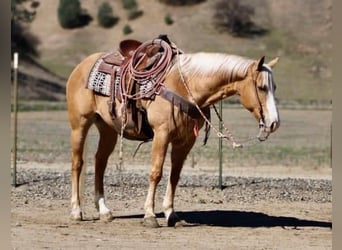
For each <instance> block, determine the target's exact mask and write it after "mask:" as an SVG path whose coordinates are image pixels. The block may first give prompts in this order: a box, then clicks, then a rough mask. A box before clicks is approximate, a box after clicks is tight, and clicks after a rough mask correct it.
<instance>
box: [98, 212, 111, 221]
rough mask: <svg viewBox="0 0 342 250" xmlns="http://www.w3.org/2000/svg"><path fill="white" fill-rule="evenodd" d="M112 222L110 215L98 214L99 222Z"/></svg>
mask: <svg viewBox="0 0 342 250" xmlns="http://www.w3.org/2000/svg"><path fill="white" fill-rule="evenodd" d="M112 220H113V216H112V213H110V212H109V213H105V214H100V221H103V222H111V221H112Z"/></svg>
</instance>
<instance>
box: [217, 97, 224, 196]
mask: <svg viewBox="0 0 342 250" xmlns="http://www.w3.org/2000/svg"><path fill="white" fill-rule="evenodd" d="M219 113H220V117H222V100H221V101H220V103H219ZM222 127H223V126H222V122H220V121H219V131H220V133H222ZM218 153H219V155H218V157H219V184H218V186H219V188H220V189H221V190H222V188H223V187H222V137H219V150H218Z"/></svg>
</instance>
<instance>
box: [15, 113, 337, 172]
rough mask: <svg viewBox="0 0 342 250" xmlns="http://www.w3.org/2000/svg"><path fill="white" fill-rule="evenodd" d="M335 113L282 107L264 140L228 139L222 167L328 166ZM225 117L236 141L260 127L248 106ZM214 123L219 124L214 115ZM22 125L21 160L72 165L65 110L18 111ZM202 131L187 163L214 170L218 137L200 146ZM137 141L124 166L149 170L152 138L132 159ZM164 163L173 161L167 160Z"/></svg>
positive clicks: (91, 150) (91, 147) (93, 142)
mask: <svg viewBox="0 0 342 250" xmlns="http://www.w3.org/2000/svg"><path fill="white" fill-rule="evenodd" d="M331 115H332V113H331V111H329V110H325V111H324V110H321V111H313V110H280V116H281V120H282V125H281V127H280V129H279V130H278V131H277V132H276V133H275V134H273V135H271V136H270V138H269V139H268V140H267V141H266V142H263V143H257V144H255V145H252V146H249V147H246V148H243V149H235V150H233V149H232V148H231V147H230V146H229V144H228V143H224V147H223V166H224V169H226V170H227V169H229V168H232V167H233V168H234V167H246V168H258V167H265V166H275V168H278V169H283V168H290V167H304V168H308V169H325V168H330V164H331V157H330V150H331V148H330V139H331V134H330V125H331V118H332V117H331ZM224 118H225V123H226V125H227V126H228V127H229V129H230V130H231V131H232V132H233V134H234V135H235V137H236V139H238V140H243V139H246V138H247V137H250V136H254V135H255V134H256V132H257V124H256V122H255V120H254V118H252V117H251V115H250V114H249V113H248V112H247V111H245V110H241V109H240V108H236V109H224ZM213 122H214V124H216V123H217V121H216V120H215V119H214V120H213ZM18 126H19V128H18V132H19V133H18V158H19V162H31V161H34V162H42V163H45V164H61V163H63V164H65V165H67V166H69V162H70V145H69V134H70V130H69V126H68V122H67V115H66V112H65V111H56V112H24V113H19V125H18ZM216 126H217V124H216ZM202 136H203V131H201V136H200V138H199V139H198V141H197V142H196V145H195V147H194V148H193V150H192V151H191V154H190V155H189V157H188V160H187V162H186V164H185V165H186V168H187V169H189V170H191V171H192V170H194V171H202V172H206V173H211V174H215V173H216V172H217V167H216V166H218V140H217V138H216V136H215V134H214V132H213V131H212V134H211V136H210V139H209V141H208V144H207V145H206V146H202ZM97 140H98V135H97V131H96V128H95V127H92V128H91V130H90V133H89V137H88V143H87V152H88V153H87V159H88V163H89V164H90V165H92V164H93V163H94V154H95V151H96V147H97ZM137 145H138V143H137V142H134V141H128V140H124V161H125V167H127V168H130V167H132V166H135V167H142V168H143V169H144V171H148V169H149V164H150V147H151V143H147V144H144V145H142V146H141V148H140V150H139V151H138V153H137V155H136V157H135V158H134V159H133V158H132V154H133V152H134V150H135V149H136V147H137ZM117 162H118V148H116V150H115V152H114V153H113V154H112V156H111V158H110V161H109V165H110V166H111V167H110V168H113V166H114V169H115V166H116V163H117ZM165 165H166V166H167V167H168V166H169V160H167V161H166V163H165ZM91 169H92V168H91ZM138 169H139V168H138Z"/></svg>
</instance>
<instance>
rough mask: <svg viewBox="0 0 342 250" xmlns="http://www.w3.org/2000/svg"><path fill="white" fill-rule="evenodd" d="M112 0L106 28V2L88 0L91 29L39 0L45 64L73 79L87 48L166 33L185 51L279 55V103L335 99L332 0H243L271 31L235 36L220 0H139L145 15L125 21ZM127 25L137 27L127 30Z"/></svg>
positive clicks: (35, 27) (34, 27)
mask: <svg viewBox="0 0 342 250" xmlns="http://www.w3.org/2000/svg"><path fill="white" fill-rule="evenodd" d="M108 2H110V3H111V5H112V6H113V9H114V13H115V15H117V16H119V17H120V21H119V23H118V24H117V25H116V26H114V27H113V28H110V29H104V28H101V27H99V26H98V24H97V21H96V14H97V10H98V6H99V4H100V3H101V1H97V0H82V1H81V3H82V7H83V8H85V9H87V11H88V12H89V14H90V15H92V16H93V17H94V20H93V21H92V22H91V23H90V25H88V26H87V27H84V28H81V29H74V30H64V29H62V28H61V27H60V26H59V24H58V21H57V14H56V13H57V5H58V1H41V4H40V6H39V8H38V11H37V16H36V19H35V21H34V22H33V23H32V24H31V27H30V30H31V31H32V32H33V33H34V34H36V35H37V36H38V37H39V39H40V41H41V43H40V46H39V50H40V53H41V57H40V58H39V62H40V63H41V64H42V65H44V66H45V67H47V68H48V69H49V70H50V71H52V72H55V73H56V74H57V75H59V76H61V77H63V78H67V76H68V75H69V74H70V72H71V70H72V69H73V67H74V66H75V65H76V64H77V63H78V62H79V61H80V60H82V59H83V58H84V57H86V56H87V55H88V54H91V53H93V52H96V51H108V50H111V49H114V48H115V47H116V45H117V44H118V43H119V42H120V41H121V40H122V39H126V38H134V39H138V40H141V41H145V40H149V39H151V38H153V37H156V36H157V35H159V34H161V33H164V34H168V35H169V37H170V38H171V39H172V40H173V41H174V42H175V43H176V44H177V45H178V47H179V48H181V49H182V50H184V51H185V52H197V51H216V52H224V53H230V54H238V55H243V56H248V57H251V58H255V59H257V58H259V57H261V56H262V55H266V58H267V59H269V60H270V59H272V58H273V57H275V56H280V58H281V61H280V63H279V65H277V68H276V69H275V77H276V81H277V83H278V93H277V96H278V98H279V100H280V101H281V102H292V101H293V102H304V103H311V102H315V101H317V100H318V101H322V102H328V103H329V102H330V100H331V93H332V76H331V67H330V66H331V63H332V62H331V49H332V48H331V46H332V45H331V41H330V33H331V26H332V21H331V6H332V1H331V0H322V1H319V0H308V1H296V0H288V1H277V0H245V1H244V2H245V3H248V4H250V5H251V6H254V7H255V13H256V14H255V21H256V22H257V23H258V24H260V25H261V26H262V27H264V28H267V29H268V30H269V31H270V32H269V33H268V34H267V35H265V36H263V37H259V38H253V39H246V38H236V37H232V36H231V35H229V34H228V33H223V32H222V31H218V30H217V29H215V26H214V23H213V18H212V17H213V15H214V6H215V3H216V2H217V1H216V0H215V1H208V0H207V1H205V2H203V3H201V4H198V5H193V6H187V7H171V6H167V5H164V4H161V3H159V1H157V0H137V2H138V5H139V9H141V10H142V11H143V12H144V14H143V16H141V17H140V18H138V19H136V20H133V21H128V20H127V12H126V11H125V10H124V9H123V8H122V6H121V1H108ZM167 13H169V14H170V15H171V16H172V19H173V20H174V21H175V22H174V24H173V25H170V26H169V25H166V24H165V22H164V17H165V15H166V14H167ZM126 24H129V25H130V26H131V28H132V29H133V33H131V34H129V35H124V34H123V32H122V30H123V27H124V26H125V25H126ZM29 71H30V70H29ZM32 74H33V75H35V76H37V74H35V73H32ZM38 75H39V76H40V73H38ZM57 82H58V84H59V85H61V86H63V84H65V81H63V80H59V81H57ZM38 99H39V98H38ZM60 99H62V100H63V98H62V97H61V98H60Z"/></svg>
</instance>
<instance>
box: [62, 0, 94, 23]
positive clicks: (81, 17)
mask: <svg viewBox="0 0 342 250" xmlns="http://www.w3.org/2000/svg"><path fill="white" fill-rule="evenodd" d="M57 12H58V21H59V24H60V25H61V26H62V28H65V29H72V28H79V27H82V26H85V25H88V23H89V22H90V21H91V20H92V17H91V16H90V15H89V14H88V13H87V11H86V10H84V9H82V8H81V4H80V1H79V0H60V1H59V5H58V9H57Z"/></svg>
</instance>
